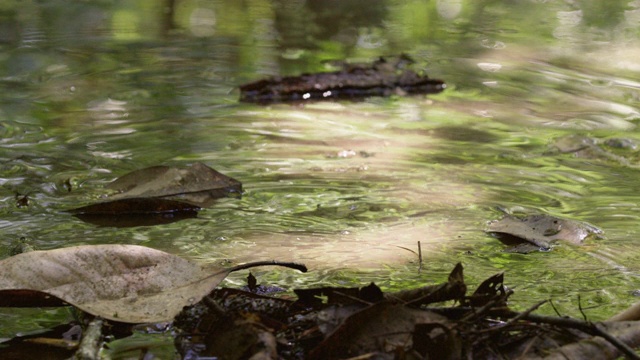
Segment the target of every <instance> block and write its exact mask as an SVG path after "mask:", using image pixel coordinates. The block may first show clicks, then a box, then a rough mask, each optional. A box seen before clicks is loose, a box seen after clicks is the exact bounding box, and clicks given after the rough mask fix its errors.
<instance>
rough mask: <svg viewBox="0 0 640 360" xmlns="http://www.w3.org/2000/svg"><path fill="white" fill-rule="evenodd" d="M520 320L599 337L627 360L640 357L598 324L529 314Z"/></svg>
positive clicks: (514, 314) (513, 314) (513, 313)
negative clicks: (565, 328)
mask: <svg viewBox="0 0 640 360" xmlns="http://www.w3.org/2000/svg"><path fill="white" fill-rule="evenodd" d="M509 313H510V315H512V316H514V317H515V316H518V315H520V314H519V313H517V312H509ZM522 319H524V320H529V321H533V322H538V323H545V324H550V325H555V326H560V327H568V328H573V329H577V330H580V331H582V332H584V333H586V334H589V335H591V336H600V337H602V338H604V339H605V340H607V341H608V342H610V343H611V345H613V346H615V347H616V348H617V349H618V350H620V352H622V353H623V354H624V355H625V356H627V357H628V358H629V359H636V360H640V356H638V355H637V354H636V353H635V351H634V350H633V349H632V348H631V347H629V345H627V344H625V343H623V342H622V341H620V340H618V339H617V338H616V337H614V336H613V335H611V334H609V333H608V332H606V331H604V330H603V329H601V328H600V327H599V326H598V324H594V323H591V322H589V321H582V320H578V319H572V318H566V317H560V318H557V317H549V316H541V315H535V314H529V315H526V316H523V317H522Z"/></svg>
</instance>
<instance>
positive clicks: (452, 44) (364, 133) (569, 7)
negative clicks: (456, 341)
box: [0, 0, 640, 337]
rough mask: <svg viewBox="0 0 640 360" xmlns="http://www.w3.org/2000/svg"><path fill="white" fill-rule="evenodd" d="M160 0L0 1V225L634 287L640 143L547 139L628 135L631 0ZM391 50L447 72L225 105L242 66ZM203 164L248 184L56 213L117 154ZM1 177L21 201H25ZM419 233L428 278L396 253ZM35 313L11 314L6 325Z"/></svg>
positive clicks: (631, 126) (184, 249)
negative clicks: (195, 205)
mask: <svg viewBox="0 0 640 360" xmlns="http://www.w3.org/2000/svg"><path fill="white" fill-rule="evenodd" d="M167 4H169V5H171V4H173V5H174V7H173V8H171V7H169V8H165V7H164V5H162V6H160V4H157V3H156V2H152V1H142V2H133V1H115V2H83V3H77V4H73V5H68V4H67V3H66V2H56V1H54V2H50V3H47V4H35V3H34V4H23V5H20V7H15V8H14V7H12V6H10V5H6V6H5V7H4V8H3V9H2V13H1V16H0V27H1V28H2V29H3V31H2V35H1V36H0V41H1V42H2V43H1V44H0V46H1V48H2V52H1V55H0V94H1V95H0V104H1V107H0V146H1V147H0V184H1V185H2V187H1V188H0V197H1V198H2V200H3V206H2V207H1V208H0V212H1V213H2V216H1V220H0V229H1V231H2V236H3V239H4V241H5V244H10V243H12V242H15V241H17V240H18V239H20V238H22V237H25V238H27V239H28V240H29V241H31V242H33V243H34V244H35V245H36V246H37V247H39V248H41V249H52V248H58V247H63V246H72V245H79V244H104V243H126V244H140V245H145V246H150V247H154V248H158V249H162V250H165V251H168V252H171V253H175V254H178V255H181V256H184V257H188V258H192V259H195V260H197V261H202V262H214V263H219V264H227V265H228V264H234V263H240V262H245V261H251V260H262V259H272V258H276V259H280V260H295V261H300V262H304V263H307V264H308V265H309V266H310V267H311V268H312V271H311V272H309V273H308V274H305V275H300V274H294V273H292V272H288V271H283V272H281V271H275V272H274V271H273V270H268V271H267V270H257V271H255V272H254V274H256V275H257V276H258V279H259V280H260V281H263V282H265V283H272V284H277V285H280V286H284V287H287V288H293V287H299V286H312V285H326V284H333V285H347V286H355V285H365V284H366V283H368V282H369V281H375V282H376V283H377V284H379V285H381V286H382V287H383V288H384V289H385V290H399V289H402V288H406V287H415V286H421V285H423V284H430V283H433V282H438V281H443V280H444V279H445V278H446V275H447V274H448V272H449V271H450V270H451V269H453V265H454V264H455V263H456V262H462V263H463V265H464V267H465V275H466V278H467V282H468V284H469V285H470V287H471V288H474V287H475V285H476V284H478V283H479V281H481V280H484V279H485V278H487V277H488V276H490V275H492V274H494V273H496V272H500V271H504V272H505V274H506V275H505V278H506V282H507V285H509V286H510V287H513V288H514V290H515V295H514V296H513V298H512V300H513V302H512V305H513V306H514V307H515V308H516V309H524V308H527V307H528V306H531V305H533V304H534V303H535V302H537V301H538V300H542V299H548V298H551V299H553V300H554V303H555V304H556V306H557V307H558V309H559V310H560V311H562V312H563V313H564V314H568V315H574V316H579V310H578V296H580V299H581V300H580V301H581V304H582V307H583V309H586V310H585V312H586V313H587V315H589V316H590V317H592V318H593V319H596V320H597V319H603V318H606V317H607V316H610V315H612V314H613V313H615V312H616V311H619V310H621V309H623V308H625V307H627V306H629V305H630V304H632V303H634V302H635V301H636V300H637V298H636V296H635V294H636V290H637V289H638V288H639V287H640V281H638V270H639V269H638V265H637V264H638V263H640V262H639V261H638V260H639V257H640V252H638V251H637V250H636V247H637V245H638V239H637V236H636V235H637V222H638V217H639V216H640V213H639V209H640V199H639V198H638V195H637V194H638V191H637V190H639V189H638V188H639V185H638V183H637V176H638V162H637V161H636V160H634V159H637V150H635V149H633V148H632V147H631V148H627V149H618V148H607V147H602V149H603V150H602V152H597V151H596V153H595V154H591V155H585V156H581V154H577V153H576V152H568V153H561V152H559V151H557V149H556V148H555V147H554V145H553V144H554V143H555V142H556V140H557V139H559V138H563V137H566V136H571V135H580V136H584V137H586V138H588V139H592V140H593V141H594V142H597V143H599V144H600V143H603V142H604V141H605V140H606V139H611V138H624V139H627V140H629V141H631V142H634V141H635V142H638V144H640V136H639V134H638V132H637V130H636V128H637V122H638V120H639V119H640V115H639V113H638V108H637V104H638V99H640V83H638V82H637V81H636V80H635V79H637V78H638V74H639V72H640V67H639V66H638V65H637V62H636V59H637V58H638V54H640V47H639V46H638V45H637V44H639V43H640V42H638V40H639V36H640V34H639V32H638V27H637V24H638V21H639V20H640V7H639V6H638V4H637V2H635V1H611V2H607V5H606V8H603V7H605V5H604V4H601V2H599V1H595V0H594V1H582V2H577V3H575V4H570V3H565V2H544V1H520V2H510V3H505V4H497V3H495V2H492V1H473V2H470V1H453V0H450V1H445V0H442V1H432V2H422V1H391V0H389V1H376V2H362V1H340V2H321V1H308V2H303V1H300V2H284V1H282V2H281V1H258V0H256V1H248V2H236V1H215V2H210V3H201V2H195V1H181V2H175V3H174V2H168V3H167ZM167 9H172V11H168V10H167ZM399 53H407V54H409V55H411V56H412V57H413V58H414V59H415V60H416V61H417V63H418V66H419V67H422V68H423V69H424V70H425V71H426V72H427V73H428V74H429V75H430V76H432V77H435V78H441V79H443V80H445V81H446V82H447V84H448V88H447V90H446V91H445V92H443V93H442V94H438V95H435V96H429V97H424V96H411V97H400V96H393V97H390V98H370V99H366V100H364V101H362V102H345V101H339V102H320V103H312V104H296V105H288V104H284V105H278V104H277V105H271V106H267V107H264V106H259V105H253V104H243V103H239V102H238V101H237V99H238V95H239V94H238V90H237V87H238V86H239V85H241V84H243V83H245V82H248V81H253V80H257V79H260V78H263V77H265V76H271V75H295V74H299V73H301V72H307V71H328V70H329V68H327V67H326V65H325V64H324V61H326V60H336V59H339V60H340V59H346V60H349V61H366V60H370V59H375V58H376V57H378V56H381V55H389V54H399ZM196 161H201V162H204V163H205V164H207V165H209V166H211V167H213V168H215V169H217V170H218V171H220V172H222V173H224V174H226V175H229V176H232V177H234V178H236V179H238V180H240V181H242V183H243V184H244V188H245V191H246V192H245V194H244V195H243V197H242V198H241V199H235V198H228V199H223V200H221V201H219V202H218V203H216V204H215V205H214V206H212V207H210V208H207V209H205V210H203V211H201V212H200V214H199V216H198V217H197V218H195V219H188V220H184V221H180V222H176V223H172V224H167V225H159V226H147V227H134V228H122V229H118V228H109V227H96V226H94V225H91V224H87V223H83V222H82V221H80V220H78V219H76V218H74V217H73V216H71V215H70V214H67V213H65V212H64V211H65V210H68V209H70V208H73V207H78V206H82V205H87V204H90V203H92V202H95V201H96V200H98V199H99V197H100V195H101V194H103V192H104V190H103V186H104V185H105V184H107V183H109V182H110V181H112V180H113V179H115V178H117V177H118V176H121V175H124V174H125V173H127V172H129V171H132V170H136V169H140V168H143V167H147V166H154V165H180V166H184V165H187V164H190V163H193V162H196ZM69 189H70V190H69ZM16 194H20V196H23V195H27V196H28V199H29V206H26V207H18V206H17V205H18V204H17V202H16ZM499 207H502V208H507V209H511V210H518V209H524V210H527V211H540V212H545V213H549V214H552V215H556V216H562V217H568V218H571V219H575V220H581V221H587V222H589V223H592V224H594V225H596V226H598V227H600V228H602V229H603V230H604V231H605V235H606V238H605V239H602V240H590V241H588V242H587V243H586V244H585V245H584V246H580V247H576V246H570V245H564V244H559V245H558V246H556V247H555V248H553V250H552V251H550V252H541V253H533V254H529V255H521V254H510V253H505V252H503V249H504V245H502V244H501V243H499V242H498V241H497V240H496V239H494V238H492V237H491V236H489V235H487V234H485V233H484V231H483V230H484V229H485V224H486V222H487V221H489V220H492V219H495V218H498V217H500V216H501V213H500V212H499V211H498V210H497V208H499ZM418 241H420V242H421V247H422V251H423V256H424V266H423V271H422V272H421V273H418V264H417V262H416V261H417V256H416V254H415V253H413V252H411V251H409V250H407V249H411V250H414V251H417V246H418V245H417V243H418ZM0 251H1V253H2V255H3V256H7V255H8V249H2V250H0ZM245 276H246V274H238V275H237V276H233V277H231V278H230V280H229V283H227V285H229V284H233V285H238V284H241V283H242V281H243V277H245ZM542 311H543V312H544V311H547V313H551V312H552V310H551V309H546V310H545V309H542ZM3 313H5V312H3ZM55 316H61V317H64V316H66V315H64V314H63V315H60V313H57V315H55ZM48 321H49V320H47V319H46V318H45V317H44V316H43V317H42V318H41V319H35V320H34V318H32V317H18V319H16V316H15V315H11V316H9V315H8V313H6V314H5V315H3V316H2V317H1V318H0V323H2V328H3V329H5V332H3V333H2V335H1V336H5V337H10V336H13V335H14V334H15V333H16V332H18V331H20V332H22V331H31V330H34V329H36V328H38V327H39V326H43V327H47V326H49V322H48ZM36 323H39V324H40V325H37V324H36Z"/></svg>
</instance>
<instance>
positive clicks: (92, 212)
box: [69, 163, 242, 227]
mask: <svg viewBox="0 0 640 360" xmlns="http://www.w3.org/2000/svg"><path fill="white" fill-rule="evenodd" d="M107 189H109V190H112V191H114V192H115V194H113V195H111V196H109V201H104V202H101V203H97V204H92V205H88V206H83V207H80V208H76V209H73V210H70V211H69V212H70V213H72V214H74V215H75V216H76V217H78V218H79V219H81V220H83V221H86V222H89V223H92V224H96V225H100V226H116V227H129V226H143V225H158V224H166V223H171V222H174V221H178V220H182V219H188V218H193V217H196V216H197V214H198V211H199V210H200V209H201V208H203V207H206V206H209V205H211V204H212V203H213V202H214V201H215V200H217V199H219V198H222V197H226V196H230V195H233V194H237V195H238V196H239V195H240V194H241V193H242V183H240V182H239V181H238V180H236V179H233V178H231V177H228V176H226V175H224V174H221V173H219V172H218V171H216V170H214V169H212V168H210V167H208V166H206V165H204V164H202V163H195V164H193V165H192V166H189V167H186V168H177V167H169V166H153V167H149V168H145V169H141V170H136V171H133V172H131V173H128V174H126V175H124V176H122V177H120V178H118V179H116V180H115V181H113V182H112V183H110V184H109V185H107Z"/></svg>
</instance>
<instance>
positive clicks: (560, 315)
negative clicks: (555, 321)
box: [549, 299, 562, 317]
mask: <svg viewBox="0 0 640 360" xmlns="http://www.w3.org/2000/svg"><path fill="white" fill-rule="evenodd" d="M549 304H551V307H552V308H553V311H555V312H556V315H558V317H562V314H560V311H558V309H557V308H556V306H555V305H554V304H553V300H551V299H549Z"/></svg>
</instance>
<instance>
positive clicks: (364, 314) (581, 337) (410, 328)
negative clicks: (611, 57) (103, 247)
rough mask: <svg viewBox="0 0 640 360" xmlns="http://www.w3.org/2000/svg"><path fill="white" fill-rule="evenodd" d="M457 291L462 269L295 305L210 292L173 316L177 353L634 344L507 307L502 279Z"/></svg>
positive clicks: (302, 354) (504, 350)
mask: <svg viewBox="0 0 640 360" xmlns="http://www.w3.org/2000/svg"><path fill="white" fill-rule="evenodd" d="M249 283H250V285H251V284H252V281H251V280H250V281H249ZM466 290H467V285H466V284H465V283H464V278H463V268H462V265H461V264H457V265H456V266H455V268H454V269H453V271H452V272H451V273H450V275H449V279H448V281H447V282H445V283H442V284H438V285H430V286H425V287H422V288H419V289H415V290H407V291H401V292H396V293H383V292H382V291H381V290H380V289H379V288H378V287H377V286H376V285H375V284H373V283H372V284H370V285H367V286H364V287H362V288H336V287H324V288H317V289H298V290H295V293H296V295H297V299H283V298H275V297H270V296H265V295H259V294H257V293H255V291H251V287H250V291H241V290H233V289H217V290H214V291H213V292H212V293H211V294H210V295H208V296H207V297H205V298H204V300H203V301H202V302H201V303H199V304H197V305H195V306H193V307H190V308H185V310H184V311H183V312H182V313H181V314H180V315H179V316H178V317H177V318H176V321H175V323H174V325H175V326H176V327H178V328H180V329H181V330H182V332H183V335H184V336H179V337H178V338H177V342H176V347H177V348H178V350H179V352H181V353H182V354H183V355H185V354H190V355H194V354H198V356H202V357H217V358H220V359H248V358H251V359H311V360H313V359H464V358H466V359H471V358H473V359H512V358H521V359H537V358H546V357H549V358H554V357H556V356H560V357H562V356H568V358H580V357H579V356H580V354H585V352H586V353H589V354H601V355H603V357H602V358H611V359H614V358H616V357H617V356H619V355H620V354H621V353H627V354H628V353H629V351H630V348H629V345H631V346H633V345H635V344H636V343H637V342H638V338H639V336H638V335H639V332H640V327H639V326H636V325H635V324H634V325H630V324H632V323H631V322H610V323H599V324H592V323H588V322H584V321H579V320H573V319H567V318H554V317H542V316H535V315H532V314H531V312H532V311H533V310H535V308H537V307H538V306H540V305H541V304H537V305H536V306H534V307H533V308H531V309H530V310H529V311H526V312H523V313H518V312H514V311H511V310H510V309H509V308H508V306H507V300H508V298H509V296H510V295H511V294H512V291H510V290H508V289H506V288H505V286H504V285H503V275H502V274H498V275H494V276H492V277H490V278H488V279H487V280H485V281H484V282H483V283H481V284H480V286H478V288H477V289H476V290H475V292H474V293H473V294H472V295H470V296H468V295H466ZM445 302H446V303H448V304H449V306H443V305H441V306H437V304H438V303H445ZM451 303H453V306H451ZM612 334H613V335H612ZM617 337H622V338H624V340H623V341H619V340H617ZM594 339H596V340H594ZM605 339H606V340H605ZM631 340H633V341H631ZM625 342H626V344H625ZM629 343H631V344H629ZM576 356H578V357H576Z"/></svg>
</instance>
